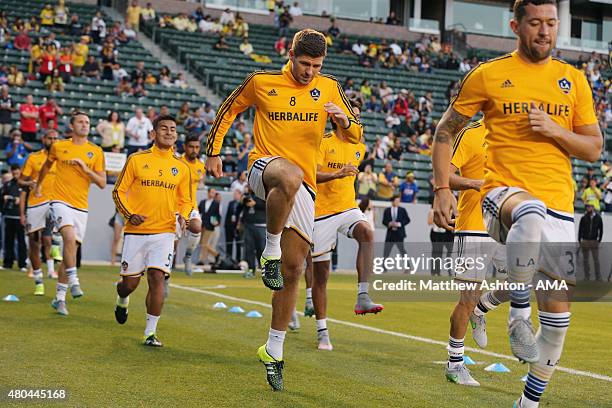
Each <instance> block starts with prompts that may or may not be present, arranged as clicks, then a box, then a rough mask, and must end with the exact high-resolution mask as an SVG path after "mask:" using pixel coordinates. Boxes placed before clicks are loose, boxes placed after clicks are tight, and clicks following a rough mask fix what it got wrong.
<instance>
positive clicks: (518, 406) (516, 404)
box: [512, 397, 523, 408]
mask: <svg viewBox="0 0 612 408" xmlns="http://www.w3.org/2000/svg"><path fill="white" fill-rule="evenodd" d="M522 399H523V397H521V398H519V399H517V400H516V401H514V404H512V408H523V404H521V401H522Z"/></svg>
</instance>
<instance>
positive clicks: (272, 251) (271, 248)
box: [261, 231, 282, 259]
mask: <svg viewBox="0 0 612 408" xmlns="http://www.w3.org/2000/svg"><path fill="white" fill-rule="evenodd" d="M281 235H282V233H280V234H271V233H269V232H268V231H266V247H265V248H264V250H263V253H262V254H261V255H262V256H263V257H264V258H266V259H270V258H275V259H277V258H280V256H281V246H280V241H281Z"/></svg>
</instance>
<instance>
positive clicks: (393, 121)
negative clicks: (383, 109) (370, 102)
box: [385, 112, 401, 129]
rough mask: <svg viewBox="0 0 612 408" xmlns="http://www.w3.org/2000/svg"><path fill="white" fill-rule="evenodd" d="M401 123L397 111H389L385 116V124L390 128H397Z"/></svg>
mask: <svg viewBox="0 0 612 408" xmlns="http://www.w3.org/2000/svg"><path fill="white" fill-rule="evenodd" d="M400 123H401V119H400V117H399V116H398V115H397V112H390V113H389V114H388V115H387V117H386V118H385V124H386V125H387V127H388V128H390V129H395V128H397V127H398V126H399V125H400Z"/></svg>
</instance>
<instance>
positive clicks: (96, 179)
mask: <svg viewBox="0 0 612 408" xmlns="http://www.w3.org/2000/svg"><path fill="white" fill-rule="evenodd" d="M71 162H72V163H73V164H76V165H78V166H79V167H80V168H81V170H82V171H83V173H85V174H87V176H88V177H89V179H90V180H91V181H92V182H93V183H94V184H95V185H96V186H98V187H100V188H104V187H105V186H106V173H105V172H104V171H93V170H91V169H90V168H89V167H87V165H86V164H85V162H84V161H83V160H81V159H73V160H71Z"/></svg>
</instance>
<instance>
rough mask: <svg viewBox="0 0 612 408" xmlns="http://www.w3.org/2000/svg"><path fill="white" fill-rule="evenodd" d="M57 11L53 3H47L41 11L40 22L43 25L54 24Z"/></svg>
mask: <svg viewBox="0 0 612 408" xmlns="http://www.w3.org/2000/svg"><path fill="white" fill-rule="evenodd" d="M54 18H55V13H54V11H53V7H52V6H51V4H45V7H44V8H43V9H42V10H41V11H40V24H41V25H43V26H52V25H53V23H54Z"/></svg>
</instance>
